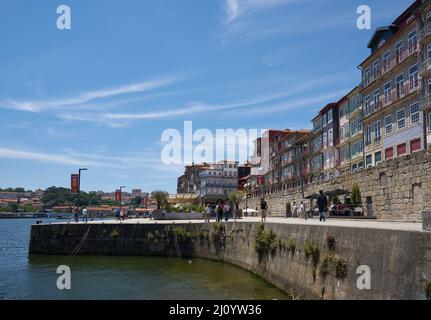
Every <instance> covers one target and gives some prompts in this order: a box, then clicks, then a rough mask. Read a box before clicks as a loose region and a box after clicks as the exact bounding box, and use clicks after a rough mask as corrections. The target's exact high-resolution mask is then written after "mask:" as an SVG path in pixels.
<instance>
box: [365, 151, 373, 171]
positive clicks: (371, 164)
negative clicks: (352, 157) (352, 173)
mask: <svg viewBox="0 0 431 320" xmlns="http://www.w3.org/2000/svg"><path fill="white" fill-rule="evenodd" d="M368 157H370V159H371V161H370V163H369V164H367V159H368ZM365 166H366V167H367V168H371V167H372V166H373V155H372V154H367V155H366V156H365Z"/></svg>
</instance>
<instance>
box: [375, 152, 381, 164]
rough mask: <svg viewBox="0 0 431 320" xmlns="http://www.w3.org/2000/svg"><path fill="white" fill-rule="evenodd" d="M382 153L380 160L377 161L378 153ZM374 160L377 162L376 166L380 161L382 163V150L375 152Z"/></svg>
mask: <svg viewBox="0 0 431 320" xmlns="http://www.w3.org/2000/svg"><path fill="white" fill-rule="evenodd" d="M378 153H380V161H376V158H377V157H376V154H378ZM374 161H375V163H376V166H377V165H378V164H380V163H382V152H381V151H377V152H376V153H374Z"/></svg>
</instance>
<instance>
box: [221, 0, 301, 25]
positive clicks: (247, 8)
mask: <svg viewBox="0 0 431 320" xmlns="http://www.w3.org/2000/svg"><path fill="white" fill-rule="evenodd" d="M295 1H297V0H225V3H224V10H225V13H226V21H225V22H226V23H227V24H229V23H232V22H234V21H235V20H237V19H238V18H239V17H240V16H242V15H243V14H246V13H248V12H252V11H255V10H261V9H268V8H273V7H276V6H279V5H282V4H286V3H290V2H295Z"/></svg>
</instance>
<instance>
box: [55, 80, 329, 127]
mask: <svg viewBox="0 0 431 320" xmlns="http://www.w3.org/2000/svg"><path fill="white" fill-rule="evenodd" d="M331 81H332V77H322V78H318V79H315V80H312V81H308V82H305V81H304V82H303V83H301V84H299V85H295V86H291V87H289V89H286V90H280V91H279V92H273V93H270V94H265V95H261V96H255V97H252V98H249V99H244V100H238V101H233V102H226V103H222V104H212V103H206V102H190V103H188V104H186V105H183V106H180V107H174V108H169V109H162V110H158V111H151V112H140V113H101V114H97V115H96V114H94V115H90V114H80V113H64V114H61V115H60V117H61V118H62V119H65V120H75V121H86V122H99V123H104V124H106V125H109V126H111V127H123V126H126V125H128V124H129V122H130V121H136V120H151V119H162V118H169V117H178V116H185V115H194V114H198V113H204V112H213V111H221V110H229V109H237V108H245V107H247V108H248V109H247V110H250V108H252V107H253V106H257V105H260V104H263V103H269V102H273V101H276V100H279V99H285V98H287V97H289V96H292V95H294V94H297V93H300V92H303V91H304V90H307V89H310V88H312V87H314V86H318V85H322V84H326V83H328V82H331Z"/></svg>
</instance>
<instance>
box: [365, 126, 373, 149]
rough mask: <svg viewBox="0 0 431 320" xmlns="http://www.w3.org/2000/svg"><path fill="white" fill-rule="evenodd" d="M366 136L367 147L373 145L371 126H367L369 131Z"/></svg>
mask: <svg viewBox="0 0 431 320" xmlns="http://www.w3.org/2000/svg"><path fill="white" fill-rule="evenodd" d="M366 131H367V132H366V135H365V142H366V144H367V145H370V144H371V143H372V137H371V131H372V128H371V125H369V126H367V130H366Z"/></svg>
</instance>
